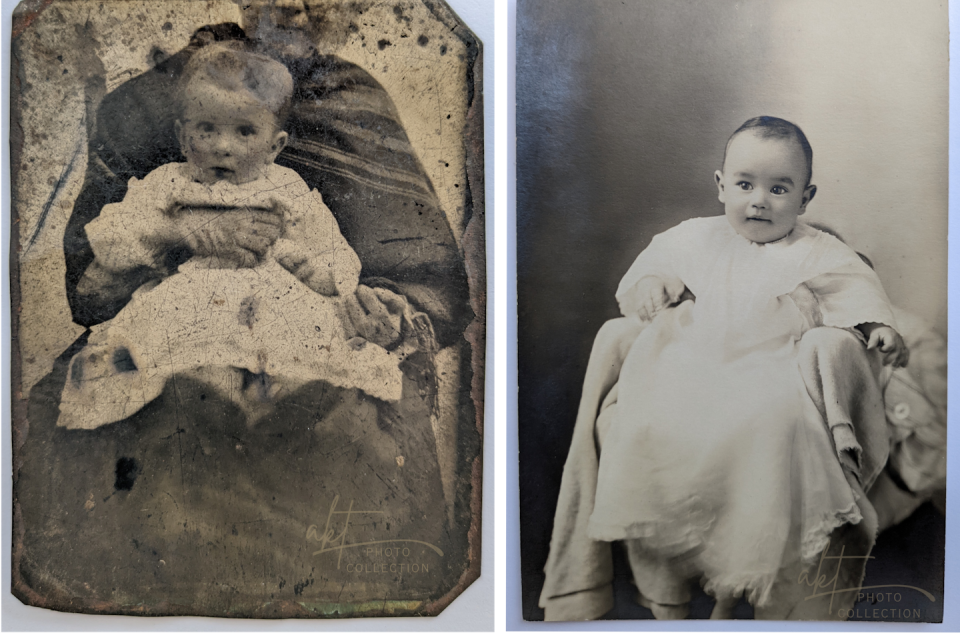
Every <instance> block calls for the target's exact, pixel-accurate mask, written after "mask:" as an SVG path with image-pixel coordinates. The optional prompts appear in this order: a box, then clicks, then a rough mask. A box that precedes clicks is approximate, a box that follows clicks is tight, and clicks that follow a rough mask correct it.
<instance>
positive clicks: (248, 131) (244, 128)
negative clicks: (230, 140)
mask: <svg viewBox="0 0 960 633" xmlns="http://www.w3.org/2000/svg"><path fill="white" fill-rule="evenodd" d="M237 131H238V132H240V136H253V135H254V134H256V133H257V128H255V127H253V126H252V125H241V126H240V127H239V128H237Z"/></svg>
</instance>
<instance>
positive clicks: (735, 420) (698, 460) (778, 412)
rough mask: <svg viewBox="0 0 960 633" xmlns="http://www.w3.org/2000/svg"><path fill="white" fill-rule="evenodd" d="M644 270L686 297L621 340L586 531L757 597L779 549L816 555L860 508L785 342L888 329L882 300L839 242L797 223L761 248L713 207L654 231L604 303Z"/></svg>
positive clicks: (719, 587)
mask: <svg viewBox="0 0 960 633" xmlns="http://www.w3.org/2000/svg"><path fill="white" fill-rule="evenodd" d="M648 275H656V276H659V277H661V278H662V279H664V280H665V281H667V286H668V288H670V289H671V290H669V292H671V293H672V294H674V296H677V295H679V293H680V291H681V290H682V288H683V287H684V286H686V287H687V288H689V289H690V290H691V291H692V292H693V294H694V295H695V296H696V301H695V302H693V301H687V302H685V303H683V304H681V305H680V306H678V307H677V308H676V309H672V310H665V311H663V312H661V313H660V314H658V315H657V317H656V318H655V319H654V321H653V323H652V324H651V325H650V326H649V327H647V328H646V329H645V330H644V331H643V332H642V333H641V334H640V336H639V337H638V338H637V340H636V342H635V343H634V344H633V346H632V348H631V349H630V352H629V354H628V356H627V358H626V361H625V363H624V365H623V368H622V370H621V373H620V381H619V390H620V393H619V401H618V406H617V413H616V417H615V419H614V421H613V423H612V424H611V428H610V430H609V431H608V434H607V436H606V439H605V440H604V446H603V451H602V454H601V456H600V470H599V479H598V484H597V495H596V503H595V506H594V511H593V514H592V516H591V518H590V524H589V534H590V536H591V537H592V538H595V539H598V540H607V541H612V540H621V539H640V540H641V542H642V543H643V544H644V546H646V547H649V548H652V549H654V550H655V551H657V552H658V553H659V554H660V555H662V556H664V557H676V560H678V561H681V560H682V561H683V564H684V565H685V566H687V567H688V568H691V569H694V570H696V572H697V574H702V577H703V579H704V581H705V588H706V590H707V591H708V592H710V593H712V594H714V595H718V596H720V595H737V594H739V593H741V592H746V595H747V597H748V598H749V599H750V600H751V601H752V602H753V603H754V604H757V603H763V602H764V600H765V599H766V597H767V596H768V595H769V591H770V587H771V585H772V583H773V581H774V579H775V577H776V574H777V571H778V570H779V569H780V567H781V565H782V564H783V563H784V562H785V560H786V559H787V557H788V556H790V555H793V556H796V555H799V556H801V557H802V559H803V560H804V561H807V562H808V561H810V560H812V559H815V558H816V557H817V556H818V555H819V554H820V551H821V550H822V549H823V547H824V546H825V545H826V544H827V541H828V538H829V534H830V532H831V531H832V530H833V529H835V528H836V527H838V526H839V525H842V524H844V523H847V522H851V523H856V522H858V521H859V520H860V518H861V517H860V513H859V510H858V509H857V506H856V503H855V502H856V499H855V497H854V493H853V491H852V489H851V488H850V485H849V484H848V483H847V481H846V479H845V477H844V474H843V471H842V469H841V466H840V462H839V460H838V459H837V455H836V452H835V448H834V446H833V444H832V440H831V436H830V433H829V432H828V430H827V428H826V425H825V422H824V420H823V419H822V417H821V416H820V414H819V412H818V410H817V408H816V406H815V405H814V403H813V401H812V400H811V399H810V397H809V396H808V395H807V392H806V389H805V386H804V383H803V380H802V378H801V375H800V373H799V367H798V364H797V356H796V344H797V342H798V341H799V339H800V337H801V336H802V334H803V333H804V332H805V331H806V330H808V329H810V328H811V327H815V326H821V325H824V326H832V327H838V328H853V327H854V326H856V325H858V324H861V323H869V322H878V323H884V324H888V325H890V326H892V327H896V324H895V322H894V319H893V315H892V314H891V311H890V307H889V301H888V299H887V297H886V294H885V293H884V291H883V288H882V286H881V285H880V282H879V279H878V278H877V276H876V274H875V273H874V272H873V271H872V270H871V269H870V268H869V267H868V266H866V265H865V264H863V263H862V262H861V260H860V259H859V257H858V256H857V254H856V253H855V252H854V251H853V250H852V249H850V248H849V247H847V246H846V245H844V244H843V243H841V242H840V241H839V240H837V239H836V238H834V237H832V236H830V235H827V234H826V233H822V232H820V231H817V230H815V229H813V228H810V227H808V226H806V225H804V224H798V225H797V227H796V229H795V230H794V231H793V232H792V233H791V234H790V235H788V236H787V237H786V238H784V239H782V240H779V241H778V242H775V243H770V244H765V245H761V244H756V243H753V242H750V241H748V240H746V239H745V238H743V237H741V236H739V235H738V234H737V233H736V232H735V231H734V230H733V228H732V227H731V226H730V225H729V223H728V222H727V220H726V218H725V217H722V216H721V217H713V218H700V219H695V220H689V221H687V222H684V223H682V224H680V225H679V226H677V227H675V228H673V229H671V230H669V231H666V232H665V233H663V234H661V235H658V236H657V237H656V238H654V240H653V241H652V242H651V244H650V246H649V247H648V248H647V249H646V250H644V252H643V253H641V254H640V256H639V257H638V258H637V260H636V262H635V263H634V264H633V266H631V268H630V270H629V271H628V273H627V275H626V276H625V277H624V279H623V281H622V282H621V284H620V291H618V298H620V297H622V296H623V295H624V294H626V293H628V292H630V290H631V289H632V288H633V287H634V286H635V285H636V284H637V282H638V281H640V280H641V279H642V278H643V277H645V276H648ZM797 525H799V530H797ZM791 528H793V530H792V531H791ZM798 532H799V534H800V535H801V537H800V542H799V543H797V542H795V540H796V536H795V535H796V534H797V533H798ZM791 533H792V534H793V536H792V537H791V536H790V535H791ZM791 548H792V549H791Z"/></svg>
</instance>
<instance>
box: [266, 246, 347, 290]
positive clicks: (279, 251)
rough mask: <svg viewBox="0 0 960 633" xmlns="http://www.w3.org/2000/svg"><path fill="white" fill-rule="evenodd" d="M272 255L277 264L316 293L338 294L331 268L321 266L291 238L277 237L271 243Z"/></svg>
mask: <svg viewBox="0 0 960 633" xmlns="http://www.w3.org/2000/svg"><path fill="white" fill-rule="evenodd" d="M273 255H274V257H276V258H277V263H278V264H280V265H281V266H283V267H284V268H285V269H286V270H287V271H288V272H290V274H292V275H293V276H294V277H296V278H297V279H299V280H300V281H301V282H302V283H304V284H305V285H306V286H307V287H308V288H310V289H311V290H313V291H314V292H316V293H317V294H321V295H324V296H325V297H335V296H336V295H338V294H339V290H338V288H337V284H336V280H335V279H334V277H333V274H332V270H330V269H329V268H326V267H323V266H322V265H321V263H320V262H318V261H316V260H315V258H313V257H312V256H311V253H309V252H308V251H307V250H306V249H304V248H302V247H300V246H298V245H297V244H296V242H294V241H293V240H288V239H285V238H280V239H278V240H277V241H276V242H274V243H273Z"/></svg>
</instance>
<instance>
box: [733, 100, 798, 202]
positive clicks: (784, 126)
mask: <svg viewBox="0 0 960 633" xmlns="http://www.w3.org/2000/svg"><path fill="white" fill-rule="evenodd" d="M748 131H749V132H753V133H754V134H757V135H758V136H760V138H780V139H787V140H793V141H796V142H797V143H798V144H799V145H800V149H801V150H802V151H803V157H804V159H805V160H806V161H807V183H806V184H807V185H809V184H810V180H811V178H813V148H812V147H810V142H809V141H807V136H806V135H805V134H804V133H803V130H801V129H800V127H799V126H797V125H796V124H794V123H791V122H790V121H787V120H785V119H778V118H777V117H775V116H757V117H753V118H752V119H750V120H749V121H747V122H745V123H744V124H743V125H741V126H740V127H738V128H737V129H736V131H735V132H734V133H733V134H731V135H730V138H729V139H727V147H730V142H731V141H733V139H734V138H736V137H737V135H738V134H740V133H741V132H748ZM723 162H724V163H726V162H727V150H726V148H724V150H723Z"/></svg>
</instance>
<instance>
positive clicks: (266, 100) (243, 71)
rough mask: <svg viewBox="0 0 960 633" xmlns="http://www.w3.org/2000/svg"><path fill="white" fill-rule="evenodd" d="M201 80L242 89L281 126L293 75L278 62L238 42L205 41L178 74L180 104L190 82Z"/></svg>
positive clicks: (224, 88) (217, 85)
mask: <svg viewBox="0 0 960 633" xmlns="http://www.w3.org/2000/svg"><path fill="white" fill-rule="evenodd" d="M194 81H202V82H204V83H208V84H211V85H214V86H216V87H218V88H222V89H223V90H228V91H230V92H242V93H244V94H245V95H246V96H248V97H250V98H252V99H253V100H254V101H255V102H257V103H259V104H260V105H262V106H263V107H264V108H266V109H267V110H269V111H270V112H272V113H273V115H274V116H275V117H276V118H277V125H278V126H280V127H283V124H284V123H286V120H287V114H288V113H289V110H290V100H291V98H292V97H293V78H292V77H291V76H290V71H288V70H287V68H286V66H284V65H283V64H281V63H280V62H278V61H276V60H274V59H271V58H270V57H267V56H266V55H261V54H259V53H254V52H252V51H251V50H250V49H249V44H248V43H246V42H242V41H236V40H234V41H226V42H216V43H212V44H208V45H206V46H204V47H203V48H201V49H200V50H198V51H197V52H195V53H194V54H193V57H191V58H190V61H188V62H187V64H186V66H185V67H184V69H183V74H182V75H181V77H180V95H179V96H180V106H181V108H182V107H183V105H184V97H185V93H186V91H187V89H188V88H189V86H190V84H191V83H193V82H194Z"/></svg>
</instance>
